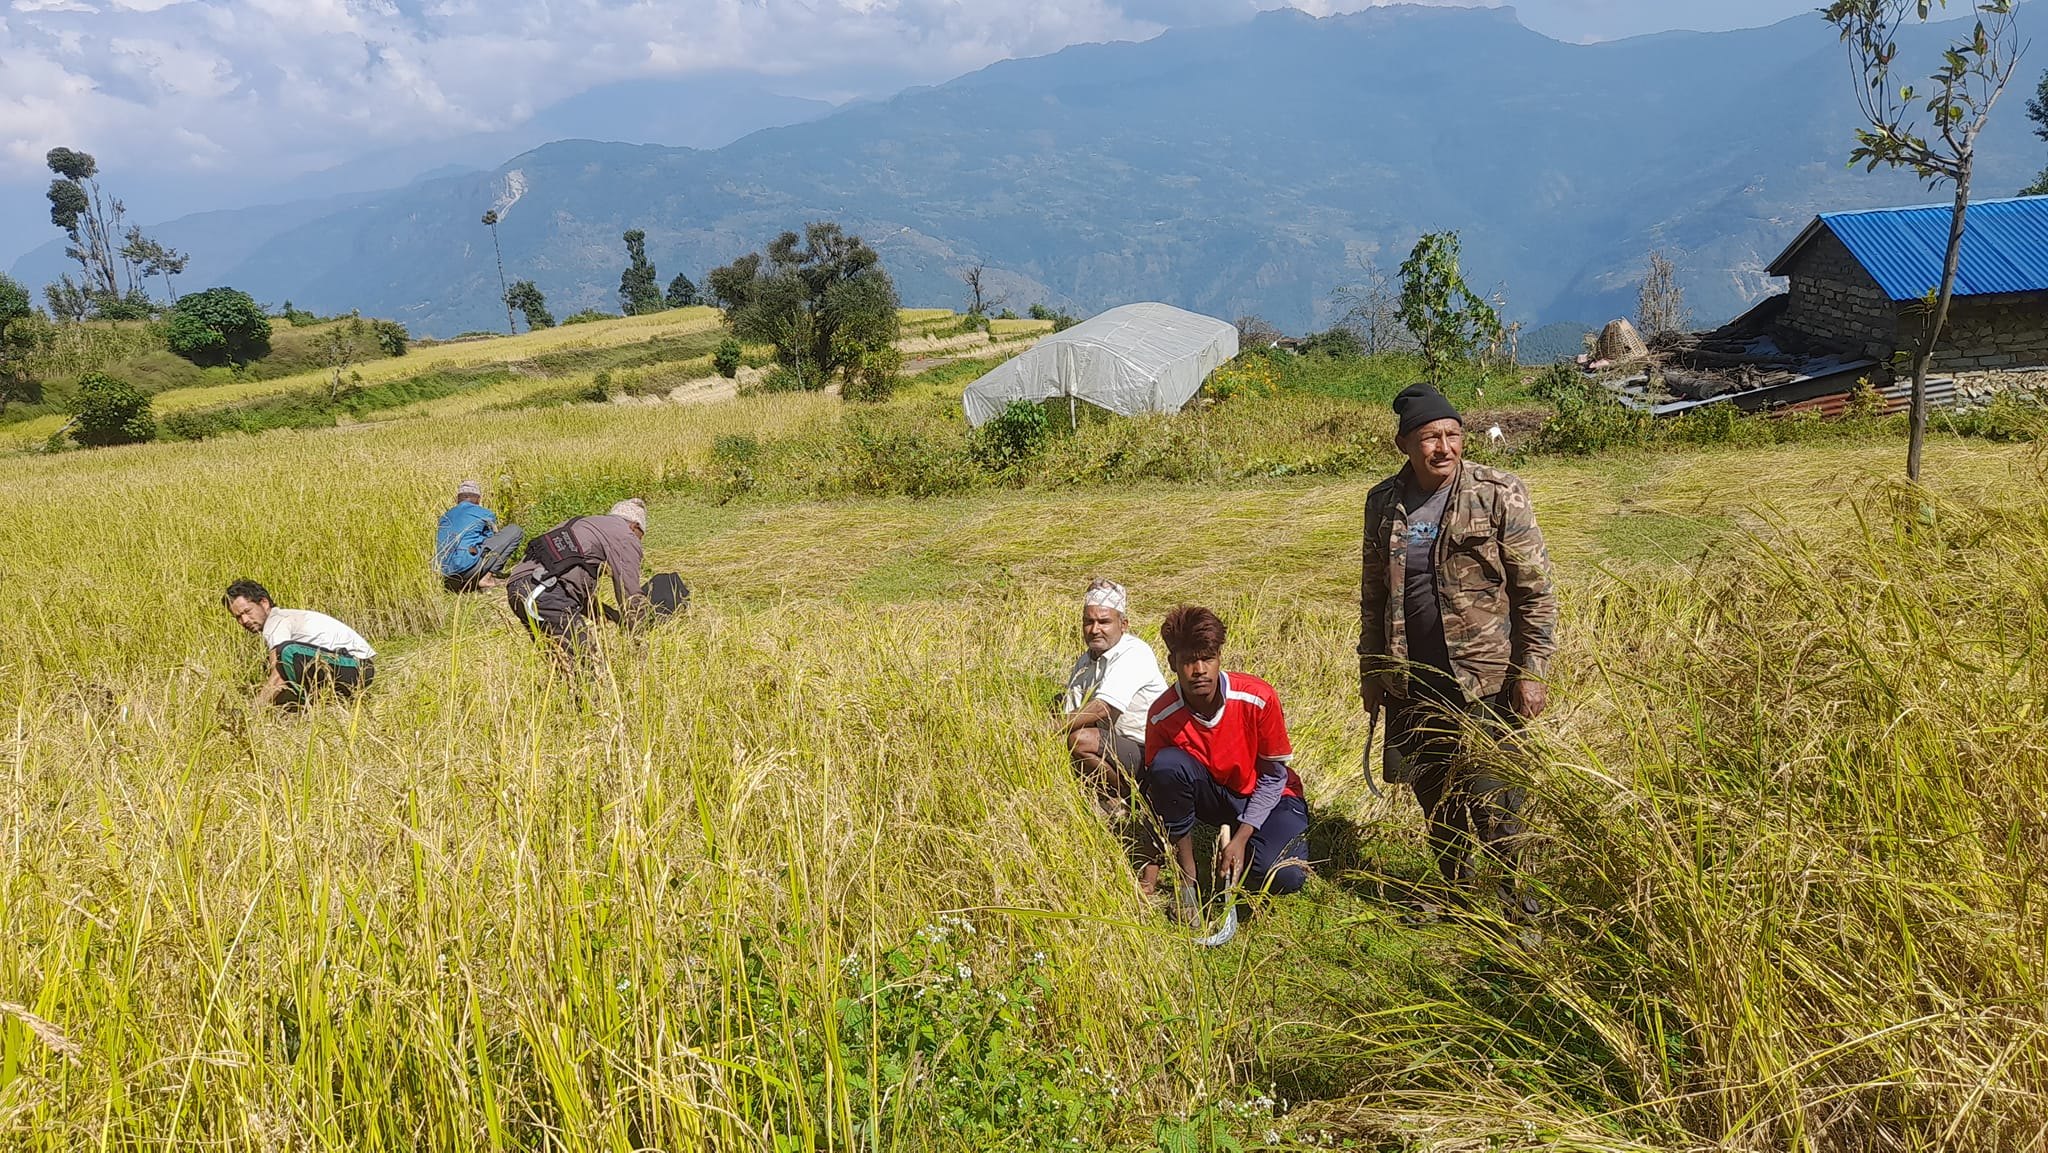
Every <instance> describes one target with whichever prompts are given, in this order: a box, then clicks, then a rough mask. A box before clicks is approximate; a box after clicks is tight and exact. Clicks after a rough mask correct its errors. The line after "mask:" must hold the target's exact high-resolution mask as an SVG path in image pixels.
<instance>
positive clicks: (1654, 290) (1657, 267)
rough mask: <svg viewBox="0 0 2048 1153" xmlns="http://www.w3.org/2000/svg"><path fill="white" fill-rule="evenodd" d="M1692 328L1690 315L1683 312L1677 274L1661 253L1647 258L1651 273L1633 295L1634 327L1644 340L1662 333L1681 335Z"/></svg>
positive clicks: (1682, 290)
mask: <svg viewBox="0 0 2048 1153" xmlns="http://www.w3.org/2000/svg"><path fill="white" fill-rule="evenodd" d="M1691 326H1692V314H1691V313H1689V312H1687V311H1686V308H1685V289H1683V288H1680V287H1679V285H1678V276H1677V273H1676V272H1675V271H1674V270H1673V269H1672V267H1671V262H1670V261H1668V260H1666V259H1664V254H1663V253H1661V252H1652V253H1651V254H1650V271H1649V274H1648V275H1647V276H1644V277H1643V287H1642V289H1641V290H1640V291H1638V292H1637V293H1636V327H1637V328H1638V329H1640V330H1642V334H1643V335H1644V336H1646V337H1649V336H1656V335H1658V334H1659V333H1664V332H1684V331H1685V330H1686V329H1687V328H1690V327H1691Z"/></svg>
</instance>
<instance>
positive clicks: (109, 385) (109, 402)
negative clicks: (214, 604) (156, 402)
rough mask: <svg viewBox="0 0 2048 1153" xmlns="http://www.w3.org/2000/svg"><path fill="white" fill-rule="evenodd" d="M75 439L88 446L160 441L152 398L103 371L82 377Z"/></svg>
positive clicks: (73, 428)
mask: <svg viewBox="0 0 2048 1153" xmlns="http://www.w3.org/2000/svg"><path fill="white" fill-rule="evenodd" d="M72 413H73V415H74V419H73V420H72V422H71V439H72V440H75V441H77V442H78V443H80V444H82V445H86V446H87V447H92V446H95V445H110V444H137V443H140V442H142V441H146V440H155V439H156V416H155V414H153V413H151V412H150V408H149V397H147V396H145V395H143V393H142V390H141V389H139V388H136V387H135V386H134V385H132V384H129V383H128V382H127V381H125V380H115V379H114V378H113V377H111V376H108V375H107V374H106V373H103V372H88V373H86V374H85V375H84V376H82V377H80V378H79V381H78V397H77V400H76V402H75V403H74V405H73V407H72Z"/></svg>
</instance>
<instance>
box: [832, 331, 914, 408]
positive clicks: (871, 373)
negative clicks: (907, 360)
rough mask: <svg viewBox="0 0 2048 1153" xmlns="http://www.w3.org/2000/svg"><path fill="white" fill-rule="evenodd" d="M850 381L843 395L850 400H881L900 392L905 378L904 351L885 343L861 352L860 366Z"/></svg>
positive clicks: (874, 401)
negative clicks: (898, 387) (900, 385)
mask: <svg viewBox="0 0 2048 1153" xmlns="http://www.w3.org/2000/svg"><path fill="white" fill-rule="evenodd" d="M850 375H851V377H852V379H850V380H848V381H847V382H846V386H845V389H844V391H843V393H842V395H843V396H844V397H845V399H847V400H853V401H863V402H866V403H869V404H878V403H880V402H882V401H885V400H887V399H889V397H890V396H892V395H893V394H894V393H895V392H896V386H897V385H898V384H900V383H902V379H903V353H902V352H901V351H899V350H898V349H897V348H896V347H895V346H893V345H883V346H882V347H880V348H876V349H870V350H869V351H867V352H864V353H862V354H861V358H860V366H859V367H858V368H857V369H855V370H854V371H853V372H852V373H851V374H850Z"/></svg>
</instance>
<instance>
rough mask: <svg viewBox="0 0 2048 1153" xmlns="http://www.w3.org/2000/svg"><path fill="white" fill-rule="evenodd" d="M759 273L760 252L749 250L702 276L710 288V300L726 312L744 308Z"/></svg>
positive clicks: (751, 295)
mask: <svg viewBox="0 0 2048 1153" xmlns="http://www.w3.org/2000/svg"><path fill="white" fill-rule="evenodd" d="M760 275H761V254H760V253H758V252H749V253H747V254H746V255H745V256H742V257H740V258H739V259H738V260H735V261H733V262H732V263H731V264H727V265H723V266H721V267H718V268H714V269H712V270H711V271H710V272H708V273H706V274H705V276H704V283H705V285H706V286H707V287H708V288H710V290H711V302H712V303H713V304H716V305H717V306H718V307H720V308H722V309H725V310H726V311H727V312H733V311H735V310H737V309H741V308H745V307H746V306H747V305H748V304H749V303H750V302H751V301H752V300H753V295H754V281H755V280H756V279H757V278H759V276H760Z"/></svg>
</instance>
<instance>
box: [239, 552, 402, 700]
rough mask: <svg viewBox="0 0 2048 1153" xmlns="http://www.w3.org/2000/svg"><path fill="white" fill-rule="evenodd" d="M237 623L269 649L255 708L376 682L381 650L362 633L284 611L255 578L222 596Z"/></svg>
mask: <svg viewBox="0 0 2048 1153" xmlns="http://www.w3.org/2000/svg"><path fill="white" fill-rule="evenodd" d="M220 603H221V604H222V605H224V606H226V608H227V610H228V613H229V615H231V616H233V617H234V618H235V623H237V624H239V625H241V626H242V627H243V628H245V629H247V630H249V631H250V632H252V633H258V634H260V635H261V636H262V637H263V643H264V644H265V645H267V646H268V647H269V649H270V675H269V677H267V678H266V679H265V680H264V682H263V687H262V688H260V689H258V690H257V691H256V705H257V706H258V707H259V708H260V707H261V706H263V705H272V704H276V705H300V704H304V703H306V701H307V700H308V699H309V698H311V697H312V696H313V695H314V694H315V693H317V692H321V691H331V692H333V693H335V694H337V695H339V696H344V697H346V696H353V695H354V694H355V691H356V690H357V689H365V688H368V687H370V682H371V681H372V680H374V679H376V676H377V667H376V665H375V663H374V658H375V657H376V655H377V650H375V649H373V648H371V647H370V642H368V641H366V640H364V639H363V636H362V634H361V633H358V632H357V631H356V630H354V629H352V628H350V627H348V626H347V625H345V624H342V623H341V622H340V621H338V620H335V619H334V618H333V617H331V616H328V615H327V614H326V613H316V612H314V611H312V610H311V609H281V608H278V607H277V606H276V605H275V604H273V603H271V600H270V590H269V589H266V588H264V587H263V586H262V585H260V584H257V583H256V582H255V581H252V580H239V581H236V582H235V583H233V584H231V585H229V586H228V591H227V593H226V594H225V595H223V596H222V597H221V598H220Z"/></svg>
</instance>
